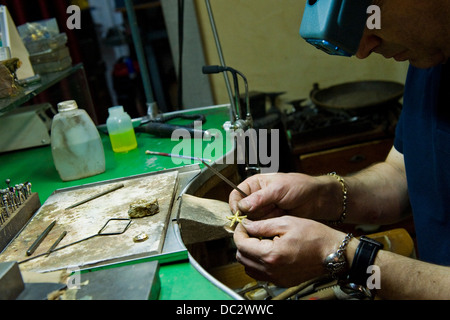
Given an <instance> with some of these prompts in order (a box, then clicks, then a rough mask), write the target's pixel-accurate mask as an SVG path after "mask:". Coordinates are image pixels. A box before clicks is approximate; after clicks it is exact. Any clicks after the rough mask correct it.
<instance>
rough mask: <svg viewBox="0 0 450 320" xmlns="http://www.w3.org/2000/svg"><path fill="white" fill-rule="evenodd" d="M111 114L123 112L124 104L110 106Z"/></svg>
mask: <svg viewBox="0 0 450 320" xmlns="http://www.w3.org/2000/svg"><path fill="white" fill-rule="evenodd" d="M108 112H109V114H117V113H123V112H124V111H123V106H114V107H111V108H108Z"/></svg>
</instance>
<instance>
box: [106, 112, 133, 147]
mask: <svg viewBox="0 0 450 320" xmlns="http://www.w3.org/2000/svg"><path fill="white" fill-rule="evenodd" d="M108 112H109V116H108V119H107V120H106V127H107V128H108V134H109V139H110V140H111V146H112V149H113V151H114V152H128V151H130V150H133V149H136V148H137V141H136V135H135V133H134V128H133V124H132V123H131V117H130V116H129V115H128V113H126V112H125V111H124V110H123V106H115V107H111V108H109V109H108Z"/></svg>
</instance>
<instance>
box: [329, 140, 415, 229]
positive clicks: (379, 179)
mask: <svg viewBox="0 0 450 320" xmlns="http://www.w3.org/2000/svg"><path fill="white" fill-rule="evenodd" d="M321 179H328V180H331V181H333V182H334V184H335V189H333V190H334V191H333V192H334V194H335V195H339V194H342V188H341V186H340V183H339V181H337V180H336V179H334V178H333V177H328V176H327V177H321ZM344 179H345V184H346V186H347V219H346V222H350V223H355V224H356V223H367V224H390V223H394V222H398V221H400V220H402V219H404V218H405V217H406V216H407V215H408V214H409V213H410V205H409V197H408V188H407V183H406V173H405V165H404V160H403V155H402V154H401V153H399V152H398V151H397V150H396V149H395V148H394V147H393V148H392V149H391V151H390V153H389V155H388V156H387V158H386V160H385V161H384V162H381V163H377V164H375V165H373V166H371V167H369V168H367V169H364V170H362V171H360V172H358V173H355V174H354V175H350V176H347V177H344ZM330 199H339V201H340V202H337V203H336V202H335V200H334V202H329V203H327V206H330V207H329V208H328V209H325V208H324V209H321V210H324V211H328V212H334V218H331V219H330V220H337V219H339V216H340V214H341V213H342V200H341V199H340V198H339V197H336V196H335V197H331V198H330ZM336 208H337V209H338V212H336Z"/></svg>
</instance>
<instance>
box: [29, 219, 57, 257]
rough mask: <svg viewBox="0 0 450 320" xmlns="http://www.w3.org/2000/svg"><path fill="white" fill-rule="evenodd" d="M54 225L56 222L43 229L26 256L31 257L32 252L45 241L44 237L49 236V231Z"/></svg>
mask: <svg viewBox="0 0 450 320" xmlns="http://www.w3.org/2000/svg"><path fill="white" fill-rule="evenodd" d="M55 224H56V220H55V221H53V222H52V223H51V224H50V225H49V226H48V227H47V229H45V230H44V232H42V234H41V235H40V236H39V237H38V238H37V239H36V240H35V241H34V243H33V244H32V245H31V247H30V248H29V249H28V250H27V256H31V255H32V254H33V253H34V251H35V250H36V249H37V247H39V245H40V244H41V242H42V240H44V239H45V237H46V236H47V235H48V234H49V232H50V230H52V228H53V227H54V226H55Z"/></svg>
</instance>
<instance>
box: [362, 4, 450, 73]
mask: <svg viewBox="0 0 450 320" xmlns="http://www.w3.org/2000/svg"><path fill="white" fill-rule="evenodd" d="M374 4H376V5H378V6H379V7H380V9H381V29H379V30H378V29H373V30H369V29H367V28H366V30H365V31H364V34H363V37H362V39H361V42H360V45H359V49H358V52H357V53H356V56H357V57H358V58H361V59H363V58H366V57H367V56H369V55H370V54H371V53H372V52H375V53H379V54H381V55H383V56H384V57H386V58H394V59H395V60H397V61H406V60H409V61H410V63H411V64H412V65H414V66H416V67H418V68H429V67H432V66H435V65H438V64H440V63H444V62H446V61H447V59H448V58H449V57H450V19H449V18H450V1H448V0H375V1H374Z"/></svg>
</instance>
